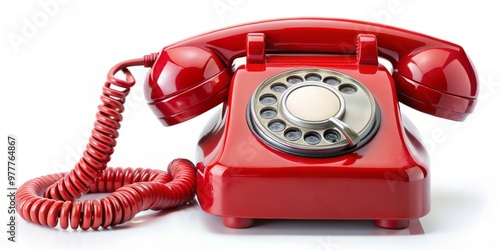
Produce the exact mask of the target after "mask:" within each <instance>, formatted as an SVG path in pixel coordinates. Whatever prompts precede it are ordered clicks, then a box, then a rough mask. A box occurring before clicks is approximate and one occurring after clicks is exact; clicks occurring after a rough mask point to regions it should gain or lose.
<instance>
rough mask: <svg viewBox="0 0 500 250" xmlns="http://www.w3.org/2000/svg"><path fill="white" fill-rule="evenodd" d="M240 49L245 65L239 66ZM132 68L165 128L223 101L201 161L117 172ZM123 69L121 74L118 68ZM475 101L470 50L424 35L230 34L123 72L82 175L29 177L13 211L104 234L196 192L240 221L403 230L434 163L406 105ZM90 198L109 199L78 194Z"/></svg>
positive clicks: (307, 26)
mask: <svg viewBox="0 0 500 250" xmlns="http://www.w3.org/2000/svg"><path fill="white" fill-rule="evenodd" d="M378 56H381V57H384V58H386V59H387V60H389V61H390V62H391V64H392V66H393V68H394V71H393V72H392V75H391V74H390V73H389V72H388V71H387V70H386V69H385V68H384V67H383V66H381V64H379V63H378ZM239 57H246V64H245V65H242V66H239V67H238V68H237V69H235V70H233V69H232V68H231V66H232V63H233V61H234V60H235V59H236V58H239ZM135 65H144V66H146V67H150V68H151V70H150V72H149V74H148V76H147V78H146V83H145V90H146V91H145V92H146V98H147V99H148V102H149V105H150V106H151V108H152V110H153V112H154V113H155V114H156V116H157V117H158V118H159V119H160V121H161V122H162V123H163V124H164V125H167V126H168V125H175V124H178V123H181V122H184V121H186V120H189V119H191V118H193V117H195V116H197V115H199V114H201V113H203V112H205V111H207V110H209V109H211V108H213V107H215V106H217V105H219V104H220V103H224V104H223V108H222V110H221V113H220V114H219V116H217V117H215V118H214V119H213V122H211V123H210V124H207V129H206V131H205V132H204V133H202V136H201V138H200V141H199V144H198V150H197V159H196V167H194V165H193V164H192V163H190V162H189V161H187V160H184V159H177V160H174V161H173V162H172V163H171V164H170V165H169V169H168V172H164V171H160V170H151V169H136V170H133V169H121V168H115V169H113V168H107V163H108V162H109V160H110V156H111V154H112V153H113V147H114V146H115V145H116V141H115V139H116V138H117V137H118V133H117V130H118V128H119V126H120V125H119V123H120V121H121V120H122V116H121V113H122V112H123V103H124V102H125V98H126V96H127V94H128V92H129V90H130V88H131V87H132V86H133V85H134V84H135V79H134V78H133V76H132V74H131V73H130V72H129V71H128V70H127V67H130V66H135ZM120 70H121V71H123V72H124V73H125V79H118V78H116V77H115V76H114V75H115V73H117V72H118V71H120ZM477 95H478V85H477V79H476V75H475V72H474V68H473V66H472V64H471V63H470V62H469V60H468V58H467V55H466V54H465V52H464V50H463V49H462V48H461V47H460V46H458V45H455V44H452V43H449V42H446V41H442V40H439V39H436V38H432V37H429V36H426V35H422V34H418V33H415V32H411V31H406V30H402V29H398V28H394V27H389V26H385V25H379V24H373V23H367V22H361V21H352V20H342V19H327V18H298V19H280V20H272V21H263V22H255V23H248V24H243V25H239V26H234V27H230V28H225V29H221V30H217V31H213V32H209V33H205V34H202V35H199V36H196V37H192V38H189V39H186V40H183V41H180V42H178V43H175V44H172V45H169V46H167V47H165V48H164V49H163V50H162V51H161V52H159V53H154V54H151V55H148V56H145V57H144V58H141V59H134V60H130V61H125V62H123V63H120V64H118V65H116V66H115V67H113V68H112V69H111V70H110V72H109V74H108V81H107V82H106V84H105V86H104V88H103V95H102V96H101V100H102V102H103V104H102V105H100V106H99V110H98V113H97V121H96V123H95V128H94V130H93V131H92V136H91V138H90V139H89V144H88V146H87V149H86V151H85V152H84V155H83V156H82V158H81V159H80V161H79V162H78V163H77V164H76V165H75V169H73V170H72V171H70V172H69V173H60V174H53V175H48V176H44V177H40V178H37V179H33V180H31V181H28V182H27V183H25V184H24V185H23V186H22V187H21V188H20V189H19V191H18V194H17V199H18V203H17V209H18V211H19V213H20V215H21V216H22V217H23V218H25V219H26V220H28V221H30V222H34V223H37V224H42V225H46V226H51V227H55V226H57V224H59V225H60V227H62V228H67V227H72V228H73V229H76V228H82V229H83V230H87V229H89V228H93V229H98V228H100V227H103V228H106V227H109V226H114V225H116V224H119V223H124V222H126V221H128V220H130V219H131V218H132V217H133V216H134V215H135V214H136V213H137V212H139V211H142V210H145V209H166V208H169V207H174V206H179V205H181V204H184V203H186V202H188V201H190V200H192V199H193V198H194V195H195V191H196V196H197V199H198V201H199V203H200V206H201V208H202V209H203V210H204V211H205V212H208V213H210V214H214V215H218V216H222V217H223V224H224V225H226V226H228V227H233V228H244V227H249V226H251V225H252V223H253V220H254V219H273V218H280V219H365V220H375V222H376V225H378V226H380V227H383V228H404V227H406V226H407V225H408V223H409V220H411V219H416V218H420V217H422V216H424V215H426V214H427V213H428V211H429V199H430V197H429V184H430V183H429V161H428V156H427V153H426V151H425V149H424V147H423V145H422V143H421V142H420V140H419V138H418V137H417V133H416V131H415V128H414V126H412V124H411V123H409V121H407V120H404V119H403V118H402V117H401V115H400V113H399V107H398V104H397V102H398V101H401V102H402V103H404V104H406V105H408V106H410V107H412V108H415V109H417V110H419V111H422V112H425V113H428V114H431V115H434V116H438V117H442V118H446V119H451V120H456V121H462V120H464V119H465V118H466V117H467V116H468V115H469V114H470V113H471V112H472V111H473V109H474V106H475V104H476V99H477ZM86 192H113V193H112V194H111V195H110V196H108V197H105V198H102V199H100V200H94V201H85V202H79V201H73V200H74V199H75V198H78V197H79V196H80V195H81V194H82V193H86ZM42 193H43V197H40V194H42Z"/></svg>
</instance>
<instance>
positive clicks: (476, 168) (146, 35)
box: [0, 0, 500, 249]
mask: <svg viewBox="0 0 500 250" xmlns="http://www.w3.org/2000/svg"><path fill="white" fill-rule="evenodd" d="M6 2H7V1H2V3H1V4H0V63H1V64H0V72H1V74H0V77H1V85H0V86H1V91H0V92H1V94H2V97H1V102H2V103H1V105H0V107H1V114H0V115H1V116H0V117H1V120H2V122H1V125H0V126H1V129H2V136H4V138H5V137H6V135H7V134H14V135H16V136H17V137H18V159H19V160H18V170H17V177H18V179H17V183H18V185H20V184H21V183H23V182H24V181H27V180H29V179H31V178H34V177H37V176H40V175H46V174H49V173H53V172H61V171H68V170H69V169H70V168H71V167H72V166H73V164H74V162H75V161H76V160H77V159H78V157H79V156H80V154H81V152H82V148H83V146H84V145H85V143H86V140H87V137H88V134H89V131H90V129H91V128H92V124H93V121H94V114H95V112H96V106H97V104H98V97H99V95H100V91H101V86H102V84H103V83H104V80H105V76H106V73H107V71H108V70H109V68H110V67H111V66H113V65H114V64H116V63H118V62H120V61H122V60H126V59H130V58H136V57H141V56H142V55H144V54H149V53H151V52H156V51H159V50H160V49H161V48H162V47H163V46H165V45H168V44H170V43H173V42H175V41H178V40H181V39H183V38H186V37H189V36H193V35H196V34H199V33H202V32H206V31H210V30H214V29H218V28H222V27H225V26H229V25H233V24H239V23H243V22H248V21H255V20H261V19H271V18H279V17H294V16H319V17H339V18H348V19H359V20H365V21H371V22H379V23H385V24H389V25H393V26H397V27H401V28H405V29H409V30H414V31H417V32H421V33H424V34H428V35H431V36H435V37H439V38H442V39H445V40H449V41H452V42H454V43H457V44H460V45H461V46H463V47H464V49H465V50H466V52H467V53H468V55H469V57H470V59H471V60H472V61H473V62H474V64H475V67H476V69H477V72H478V77H479V80H480V83H481V95H480V102H479V103H478V105H477V108H476V111H475V113H474V114H473V115H471V116H470V117H469V119H468V120H467V121H465V122H464V123H456V122H451V121H446V120H443V119H440V118H435V117H432V116H428V115H424V114H421V113H419V112H415V111H413V110H410V109H408V108H406V107H402V109H403V112H405V113H406V114H407V115H408V116H409V117H410V118H411V119H412V120H413V121H414V123H415V124H416V125H417V127H419V129H420V131H421V134H422V137H423V139H424V140H425V144H426V146H427V148H428V150H429V152H430V156H431V171H432V179H431V181H432V199H431V200H432V209H431V212H430V213H429V214H428V215H427V216H425V217H423V218H421V219H420V220H419V221H418V220H417V221H413V222H412V225H411V227H410V228H409V229H406V230H382V229H378V228H376V227H375V226H373V224H372V223H371V222H364V221H363V222H356V221H347V222H344V221H264V222H259V223H258V224H257V226H256V227H253V228H250V229H243V230H235V229H228V228H224V227H223V226H222V224H221V219H220V218H217V217H214V216H211V215H208V214H205V213H203V212H202V211H201V209H200V208H199V206H198V205H197V204H194V205H191V206H186V207H183V208H181V209H179V210H176V211H167V212H161V213H151V212H148V213H142V214H140V215H139V216H138V217H136V218H135V219H134V220H133V221H132V222H129V223H127V224H125V225H121V226H119V227H116V228H113V229H109V230H101V231H98V232H96V231H89V232H82V231H70V230H68V231H66V230H61V229H48V228H43V227H41V226H37V225H33V224H29V223H26V222H24V221H23V220H22V219H21V218H20V217H18V220H17V222H18V225H17V228H18V229H17V230H18V231H17V238H16V239H17V242H16V243H12V242H8V241H7V234H6V233H4V232H5V231H6V229H7V226H6V223H7V219H8V215H7V207H8V203H7V200H6V195H2V197H1V200H0V201H1V203H0V222H1V226H0V232H2V233H0V235H2V236H1V240H0V242H1V243H0V245H1V246H2V247H1V248H2V249H15V248H40V247H45V248H50V249H55V248H64V249H66V248H69V247H71V248H75V249H76V248H81V249H84V248H85V249H87V248H89V247H98V248H104V247H106V248H111V247H114V248H115V249H119V248H124V247H127V248H132V247H145V246H147V247H148V248H151V249H157V248H158V249H160V248H161V249H165V248H168V249H179V248H208V249H362V248H369V249H399V248H401V247H405V248H414V249H420V248H425V249H443V248H451V249H471V248H474V247H475V246H477V245H479V244H480V245H481V246H482V247H481V248H483V249H494V248H496V249H498V248H500V242H499V241H498V227H497V223H499V222H500V220H499V219H500V216H499V212H498V211H500V198H499V195H498V191H499V190H500V184H499V181H498V180H497V176H498V174H499V173H500V170H499V167H500V166H499V163H498V156H499V151H498V141H499V140H500V136H499V131H498V121H499V119H498V116H499V113H498V107H500V106H499V105H500V73H498V68H499V67H498V66H500V65H499V63H498V61H497V60H498V57H499V56H500V53H499V50H498V46H497V44H498V41H499V39H498V38H499V35H498V29H497V27H496V26H497V24H498V23H500V18H499V16H500V15H499V14H498V11H497V8H495V7H494V5H493V1H467V2H466V3H463V4H462V3H458V2H457V1H453V2H452V1H436V0H432V1H418V2H417V1H402V0H399V1H398V0H378V1H326V0H325V1H319V0H308V1H270V0H267V1H250V0H206V1H191V0H182V1H180V0H178V1H127V2H126V1H79V0H69V1H64V2H63V1H62V0H61V1H60V2H55V0H40V1H8V3H6ZM47 2H50V3H52V4H54V3H55V4H56V5H52V6H51V8H49V9H47V8H45V7H44V4H43V3H47ZM464 2H465V1H464ZM27 26H32V27H30V28H26V27H27ZM26 29H30V30H29V32H27V31H26ZM133 72H134V74H135V75H136V78H137V80H138V86H139V87H136V88H135V89H134V90H133V91H132V93H131V97H130V99H129V100H128V101H127V108H128V109H127V111H126V112H125V114H124V116H125V121H124V122H123V126H122V129H121V130H120V139H119V144H118V146H117V147H116V153H115V154H114V155H113V159H112V161H111V163H110V164H109V165H110V166H122V167H128V166H132V167H150V168H165V167H166V165H167V163H168V162H169V161H170V160H171V159H173V158H176V157H185V158H189V159H193V153H194V149H195V145H196V141H197V137H198V134H199V131H200V130H201V129H202V127H203V125H204V123H205V121H206V119H207V118H208V117H209V116H210V114H209V113H207V114H204V115H202V116H200V117H198V118H196V119H193V120H191V121H189V122H186V123H184V124H182V125H179V126H174V127H169V128H165V127H162V125H161V124H160V123H159V122H158V121H157V120H156V118H155V116H154V115H153V114H152V113H151V111H150V110H149V108H148V107H147V105H146V104H145V101H144V99H143V97H142V79H144V76H145V74H146V72H147V70H146V69H143V68H137V69H133ZM212 113H213V112H212ZM0 148H2V150H4V151H3V152H5V153H1V152H0V154H4V156H5V158H7V157H6V154H7V152H6V151H7V149H6V148H7V142H6V139H4V140H3V146H1V147H0ZM0 151H1V150H0ZM5 161H6V160H5ZM2 165H3V166H4V167H2V168H4V169H3V170H1V172H2V173H6V164H4V163H2ZM1 176H2V177H1V178H0V179H1V180H0V187H1V188H2V189H4V188H5V189H6V187H7V184H6V177H5V174H1ZM5 189H4V190H5ZM422 231H423V232H422Z"/></svg>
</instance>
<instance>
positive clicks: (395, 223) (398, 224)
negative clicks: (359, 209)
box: [375, 220, 410, 229]
mask: <svg viewBox="0 0 500 250" xmlns="http://www.w3.org/2000/svg"><path fill="white" fill-rule="evenodd" d="M375 225H376V226H377V227H380V228H386V229H403V228H405V227H408V226H409V225H410V220H376V221H375Z"/></svg>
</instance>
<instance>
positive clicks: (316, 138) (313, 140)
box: [304, 132, 321, 145]
mask: <svg viewBox="0 0 500 250" xmlns="http://www.w3.org/2000/svg"><path fill="white" fill-rule="evenodd" d="M304 141H305V142H306V143H307V144H309V145H316V144H318V143H320V142H321V136H320V135H319V134H318V133H316V132H307V133H306V134H305V135H304Z"/></svg>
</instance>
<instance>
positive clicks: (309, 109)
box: [285, 85, 341, 122]
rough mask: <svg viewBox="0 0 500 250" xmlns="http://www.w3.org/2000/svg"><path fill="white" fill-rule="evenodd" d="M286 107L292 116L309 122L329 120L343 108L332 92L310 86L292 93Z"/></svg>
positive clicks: (288, 97)
mask: <svg viewBox="0 0 500 250" xmlns="http://www.w3.org/2000/svg"><path fill="white" fill-rule="evenodd" d="M285 105H286V108H287V109H288V111H289V112H290V114H291V115H293V116H295V117H296V118H298V119H301V120H303V121H308V122H321V121H325V120H328V119H329V118H331V117H333V116H335V115H336V114H337V113H338V112H339V111H340V108H341V104H340V99H339V97H338V96H337V95H336V94H335V93H333V92H332V91H331V90H329V89H327V88H324V87H320V86H310V85H309V86H303V87H300V88H297V89H294V90H293V91H292V92H290V93H289V94H288V96H287V99H286V102H285Z"/></svg>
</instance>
